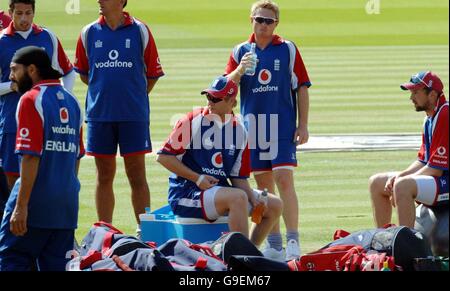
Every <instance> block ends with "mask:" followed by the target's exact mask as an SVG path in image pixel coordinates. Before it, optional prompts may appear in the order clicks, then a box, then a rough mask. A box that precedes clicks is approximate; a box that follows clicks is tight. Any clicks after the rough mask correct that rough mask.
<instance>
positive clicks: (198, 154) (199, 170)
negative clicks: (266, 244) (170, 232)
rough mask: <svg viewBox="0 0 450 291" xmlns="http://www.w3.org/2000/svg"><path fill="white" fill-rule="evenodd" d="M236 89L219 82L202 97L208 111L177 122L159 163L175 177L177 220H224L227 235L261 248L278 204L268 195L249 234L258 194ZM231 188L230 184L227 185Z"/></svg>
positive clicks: (224, 80) (171, 180)
mask: <svg viewBox="0 0 450 291" xmlns="http://www.w3.org/2000/svg"><path fill="white" fill-rule="evenodd" d="M237 92H238V87H237V85H236V83H235V82H234V81H233V80H231V79H228V78H226V77H219V78H217V79H216V80H214V82H213V83H212V84H211V86H210V87H209V88H207V89H205V90H203V91H202V94H203V95H206V98H207V99H208V106H207V107H204V108H199V109H196V110H194V111H193V112H190V113H188V114H187V115H186V116H185V117H184V118H182V119H180V120H179V121H178V123H177V125H176V126H175V129H174V130H173V131H172V133H171V135H170V136H169V139H168V140H167V142H166V143H165V144H164V145H163V147H162V149H161V150H160V151H159V152H158V162H159V163H161V164H162V165H163V166H164V167H165V168H167V169H168V170H169V171H171V172H172V173H173V175H171V176H170V178H169V204H170V206H171V207H172V210H173V212H174V213H175V214H176V215H179V216H181V217H191V218H203V219H205V220H207V221H214V220H216V219H217V218H219V217H220V216H225V215H228V225H229V229H230V231H237V232H241V233H242V234H244V235H245V236H247V237H249V238H250V240H251V241H252V242H253V243H254V244H255V245H260V244H261V243H262V242H263V241H264V239H265V238H266V236H267V234H268V233H269V231H270V230H271V229H272V227H273V226H274V224H275V223H276V221H277V220H278V219H279V217H280V215H281V211H282V207H283V206H282V202H281V200H280V199H279V198H278V197H276V196H274V195H273V194H269V195H268V202H267V204H266V210H265V211H264V214H263V217H262V221H261V222H260V223H259V224H258V225H256V226H255V227H254V228H253V229H252V230H251V231H250V234H249V227H248V216H249V214H250V213H251V210H252V209H253V208H254V207H255V206H257V205H258V204H259V203H263V202H262V201H260V199H259V198H260V195H261V192H262V191H258V190H253V189H252V188H250V184H249V183H248V181H247V179H248V177H249V176H250V153H249V149H248V143H247V130H246V129H245V127H244V125H243V124H242V122H241V121H240V120H239V118H237V117H236V116H235V115H234V114H233V108H234V107H235V106H236V104H237V101H236V95H237ZM230 182H231V184H230Z"/></svg>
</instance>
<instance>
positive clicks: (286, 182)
mask: <svg viewBox="0 0 450 291" xmlns="http://www.w3.org/2000/svg"><path fill="white" fill-rule="evenodd" d="M274 179H275V182H276V184H277V186H278V187H279V188H281V189H283V190H285V191H286V190H289V189H291V188H294V179H293V176H292V175H289V174H288V175H286V174H284V173H283V174H282V173H276V174H274Z"/></svg>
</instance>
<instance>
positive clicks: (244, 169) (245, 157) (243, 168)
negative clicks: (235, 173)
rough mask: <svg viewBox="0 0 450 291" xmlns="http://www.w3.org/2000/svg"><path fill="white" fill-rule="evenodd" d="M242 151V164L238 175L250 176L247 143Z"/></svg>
mask: <svg viewBox="0 0 450 291" xmlns="http://www.w3.org/2000/svg"><path fill="white" fill-rule="evenodd" d="M243 151H244V152H243V153H242V164H241V169H240V170H239V177H250V172H251V165H250V150H249V149H248V143H247V146H246V147H245V149H244V150H243Z"/></svg>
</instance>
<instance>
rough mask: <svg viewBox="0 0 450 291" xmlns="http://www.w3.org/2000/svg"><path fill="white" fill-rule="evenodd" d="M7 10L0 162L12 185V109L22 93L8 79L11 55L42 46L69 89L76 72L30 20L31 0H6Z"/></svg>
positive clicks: (0, 55) (1, 60)
mask: <svg viewBox="0 0 450 291" xmlns="http://www.w3.org/2000/svg"><path fill="white" fill-rule="evenodd" d="M9 14H10V15H11V17H12V22H11V23H10V24H9V26H8V27H6V28H5V29H4V30H3V31H2V33H1V34H0V164H1V166H2V167H3V170H4V172H5V174H6V178H7V181H8V186H9V189H11V188H12V187H13V186H14V183H15V181H16V180H17V178H18V176H19V161H18V156H17V155H16V154H14V147H15V136H16V131H17V127H16V119H15V113H16V108H17V102H18V101H19V98H20V95H21V94H20V93H19V92H18V90H17V88H16V86H15V83H14V82H11V81H10V80H9V73H10V68H9V66H10V63H11V59H12V56H13V55H14V53H15V52H16V51H17V50H18V49H20V48H23V47H26V46H38V47H42V48H45V51H46V52H47V54H48V56H49V57H50V59H51V63H52V67H53V68H54V69H55V70H56V71H58V72H59V73H60V74H61V75H62V76H63V78H62V82H63V86H64V87H65V88H66V89H67V90H68V91H69V92H71V91H72V90H73V86H74V82H75V73H74V72H73V67H72V64H71V63H70V61H69V58H68V57H67V55H66V53H65V52H64V49H63V48H62V46H61V43H60V41H59V40H58V38H57V37H56V36H55V34H54V33H52V32H51V31H50V30H48V29H46V28H42V27H39V26H37V25H36V24H34V23H33V20H34V16H35V1H34V0H9Z"/></svg>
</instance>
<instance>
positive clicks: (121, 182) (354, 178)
mask: <svg viewBox="0 0 450 291" xmlns="http://www.w3.org/2000/svg"><path fill="white" fill-rule="evenodd" d="M38 2H39V4H38V11H37V18H36V22H37V23H39V24H43V25H45V26H47V27H49V28H50V29H52V30H53V31H54V32H56V33H57V35H58V36H59V38H60V39H61V40H62V43H63V45H64V47H65V48H66V50H67V52H68V54H69V55H70V57H71V58H72V59H73V54H74V49H75V44H76V39H77V37H78V35H79V33H80V30H81V28H82V27H83V26H84V25H86V24H88V23H90V22H92V21H94V20H95V19H96V18H97V11H98V9H97V4H96V1H92V0H81V6H80V8H81V10H80V14H78V15H68V14H65V13H64V11H65V10H64V9H65V5H66V3H67V2H68V1H61V0H59V1H50V0H40V1H38ZM128 2H129V7H127V8H128V10H129V11H130V12H131V13H132V14H133V15H135V16H137V17H138V18H140V19H141V20H143V21H145V22H147V23H148V25H149V26H150V28H151V30H152V32H153V35H154V37H155V39H156V43H157V46H158V48H159V54H160V57H161V62H162V64H163V67H164V70H165V73H166V76H165V77H164V78H162V79H161V80H160V81H159V82H158V84H157V85H156V87H155V89H154V91H153V92H152V94H151V97H150V100H151V110H152V113H151V131H152V139H153V140H154V148H155V149H157V148H158V146H159V144H160V142H161V141H162V140H164V139H165V138H166V136H167V135H168V133H169V131H170V128H171V127H172V125H171V120H172V121H173V116H174V115H175V114H182V113H185V112H187V111H189V110H192V108H193V106H198V105H203V104H204V100H203V99H202V98H201V97H200V95H199V92H200V90H201V89H203V88H204V87H206V86H207V85H208V84H209V82H210V81H211V80H212V78H214V77H215V76H216V75H220V74H222V72H223V70H224V67H225V64H226V62H227V60H228V56H229V54H230V52H231V49H232V47H233V46H234V45H235V44H237V43H240V42H242V41H244V40H246V39H247V37H248V35H249V34H250V32H251V26H250V23H249V19H248V15H249V9H250V6H251V4H252V3H253V0H252V1H249V0H244V1H242V0H239V1H238V0H229V1H216V0H211V1H201V0H193V1H181V0H171V1H162V0H145V1H143V0H140V1H137V0H130V1H128ZM277 2H278V4H279V5H280V7H281V22H280V24H279V26H278V29H277V32H278V33H279V34H280V35H282V36H283V37H285V38H287V39H290V40H292V41H294V42H295V43H296V44H297V45H298V46H299V47H300V50H301V52H302V56H303V58H304V61H305V63H306V65H307V68H308V70H309V74H310V77H311V80H312V83H313V87H312V88H311V90H310V95H311V108H310V134H311V135H318V134H345V133H405V132H408V133H417V132H419V131H420V130H421V126H422V120H423V114H421V113H416V112H414V110H413V107H412V105H411V103H410V101H409V100H408V98H409V95H408V93H405V92H402V91H400V89H399V86H398V85H399V84H400V83H401V82H404V81H406V80H407V79H409V77H410V75H411V74H413V73H415V72H416V71H419V70H427V69H431V70H433V71H435V72H437V73H438V74H439V75H440V76H441V77H442V79H443V81H444V83H445V86H446V88H448V79H449V78H448V74H449V73H448V72H449V46H448V43H449V31H448V29H449V28H448V24H449V19H448V17H449V16H448V15H449V14H448V8H449V4H448V1H445V0H431V1H426V2H424V1H419V0H392V1H381V10H380V14H373V15H368V14H367V13H366V11H365V5H366V3H367V1H366V0H343V1H331V0H316V1H306V0H279V1H277ZM4 3H5V1H2V2H1V4H0V9H1V8H3V9H4V8H6V4H4ZM85 92H86V87H85V86H84V85H81V82H78V83H77V86H76V88H75V93H76V95H77V97H78V98H79V99H80V101H81V102H82V103H83V104H84V96H85ZM298 158H299V161H300V164H301V166H300V168H299V169H298V170H297V171H296V173H295V179H296V189H297V191H298V196H299V201H300V233H301V241H302V251H303V252H305V251H312V250H314V249H316V248H318V247H320V246H322V245H323V244H325V243H326V242H328V241H329V240H330V239H331V237H332V234H333V232H334V230H335V229H337V228H343V229H347V230H350V231H353V230H357V229H361V228H368V227H372V217H371V209H370V203H369V200H368V191H367V179H368V177H369V176H370V175H372V174H373V173H375V172H378V171H385V170H394V169H401V168H404V167H406V166H407V165H408V164H409V163H410V162H411V161H412V160H413V159H414V158H415V153H414V152H412V151H400V152H345V153H300V154H299V156H298ZM147 161H148V164H147V166H148V169H147V177H148V180H149V183H150V187H151V192H152V208H153V209H155V208H158V207H160V206H162V205H163V204H165V203H166V192H167V176H168V174H169V173H168V172H167V171H166V170H164V169H163V168H162V167H161V166H159V165H157V164H156V162H155V157H154V156H148V159H147ZM94 177H95V166H94V161H93V160H92V159H89V158H85V159H83V161H82V165H81V169H80V179H81V183H82V190H81V194H80V195H81V199H80V216H79V217H80V219H79V229H78V231H77V238H78V239H81V238H82V237H83V236H84V234H85V233H86V231H87V230H88V228H89V227H90V225H91V224H92V223H93V222H94V221H95V220H96V213H95V206H94V199H93V193H94V184H95V180H94ZM251 183H252V184H253V185H254V181H253V179H252V181H251ZM115 191H116V197H117V198H116V212H115V218H114V223H115V225H117V226H118V227H119V228H120V229H123V230H124V231H126V232H128V233H133V232H134V228H135V222H134V218H133V215H132V210H131V202H130V197H129V195H130V194H129V187H128V186H127V181H126V177H125V173H124V169H123V166H122V162H119V169H118V173H117V176H116V183H115Z"/></svg>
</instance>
